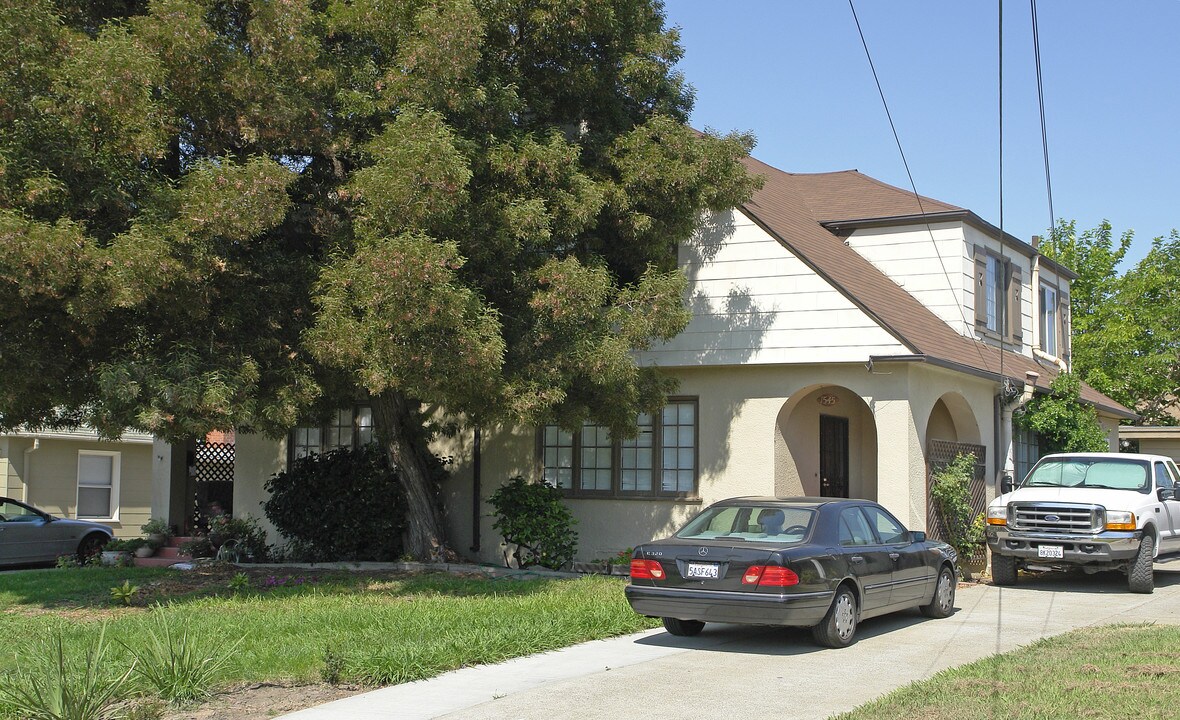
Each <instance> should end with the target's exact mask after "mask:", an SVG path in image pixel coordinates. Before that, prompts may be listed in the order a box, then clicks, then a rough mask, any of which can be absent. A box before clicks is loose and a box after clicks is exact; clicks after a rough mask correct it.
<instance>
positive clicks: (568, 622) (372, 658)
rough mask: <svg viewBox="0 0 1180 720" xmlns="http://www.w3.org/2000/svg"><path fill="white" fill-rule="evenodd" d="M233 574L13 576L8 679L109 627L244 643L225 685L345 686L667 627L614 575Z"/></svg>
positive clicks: (5, 627)
mask: <svg viewBox="0 0 1180 720" xmlns="http://www.w3.org/2000/svg"><path fill="white" fill-rule="evenodd" d="M259 572H261V573H262V574H257V573H259ZM232 577H233V573H232V572H229V573H226V572H224V571H223V573H222V574H221V575H219V576H217V577H215V578H212V579H210V578H208V577H205V578H204V579H203V580H202V582H193V583H186V582H185V581H186V580H187V579H186V578H185V577H184V573H183V572H181V571H176V570H160V569H147V568H127V569H109V568H83V569H72V570H45V571H29V572H19V573H6V574H4V575H3V576H0V637H4V638H6V642H5V643H4V652H3V653H2V654H0V671H2V670H5V669H8V668H12V667H13V666H14V664H15V663H16V658H18V657H20V656H21V654H22V653H29V652H36V651H37V648H38V646H37V644H36V643H35V642H34V640H35V639H37V638H44V637H48V636H51V635H52V634H53V633H54V632H60V633H61V635H62V636H63V638H64V639H65V640H66V642H65V645H66V647H67V648H84V647H87V646H88V645H89V644H92V643H93V641H94V639H95V638H96V637H97V635H98V633H99V631H100V629H101V627H102V626H103V625H104V624H105V625H106V636H107V639H108V640H113V641H115V642H114V643H113V646H114V647H115V648H116V650H117V651H118V652H124V651H123V648H122V645H126V646H127V647H130V648H139V647H143V646H144V645H145V644H147V643H148V642H150V636H149V632H150V629H151V628H152V627H158V626H159V625H158V624H159V623H160V622H165V623H168V624H169V625H170V626H171V627H172V628H174V629H176V630H178V631H182V630H187V631H188V633H189V634H190V635H191V636H192V637H194V638H196V639H197V640H198V641H199V642H200V643H202V644H203V645H205V646H208V647H213V648H229V647H234V650H233V652H232V653H228V655H229V658H228V662H227V665H226V667H225V669H224V671H223V672H222V673H221V678H220V679H221V681H222V682H225V683H229V682H236V681H262V680H274V679H282V680H296V681H303V680H309V681H310V680H320V679H321V678H323V677H325V676H331V677H333V678H338V679H339V680H342V681H348V682H359V683H364V684H371V685H386V684H390V683H398V682H406V681H409V680H416V679H420V678H425V677H430V676H433V675H437V674H440V673H442V672H445V671H447V670H451V669H454V668H458V667H462V666H465V665H473V664H480V663H492V662H497V661H501V660H505V659H508V658H512V657H517V656H521V655H528V654H531V653H536V652H541V651H545V650H552V649H555V648H560V647H565V646H568V645H572V644H574V643H578V642H582V641H586V640H591V639H597V638H604V637H610V636H614V635H621V634H625V633H629V632H634V631H637V630H641V629H644V628H649V627H653V626H654V623H653V621H651V620H649V619H646V618H643V617H640V616H638V615H636V614H635V613H634V612H632V611H631V609H630V608H629V607H628V606H627V603H626V601H625V600H624V598H623V592H622V591H623V581H622V580H621V579H619V578H610V577H602V576H587V577H583V578H578V579H560V580H550V579H533V580H515V579H498V580H489V579H483V578H474V577H456V576H453V575H448V574H425V575H414V576H410V575H404V576H395V575H384V576H373V575H365V574H354V573H342V572H315V573H312V572H308V571H300V570H284V571H281V572H279V571H275V570H264V571H258V570H254V571H252V575H251V579H250V584H249V586H248V587H244V588H240V590H239V592H237V593H236V594H235V593H234V592H233V591H232V590H231V588H230V581H231V580H232ZM178 579H179V580H178ZM124 580H129V581H130V582H131V583H132V584H133V585H136V586H138V587H139V588H140V591H139V593H137V599H136V601H135V605H134V606H132V607H118V606H116V605H115V604H114V600H113V599H112V597H111V592H110V589H111V588H112V587H114V586H117V585H121V584H122V583H123V581H124ZM121 644H122V645H121ZM235 644H236V645H235Z"/></svg>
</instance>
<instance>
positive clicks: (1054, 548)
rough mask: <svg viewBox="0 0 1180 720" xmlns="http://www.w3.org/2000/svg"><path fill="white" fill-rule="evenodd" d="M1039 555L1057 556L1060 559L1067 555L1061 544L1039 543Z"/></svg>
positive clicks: (1044, 556)
mask: <svg viewBox="0 0 1180 720" xmlns="http://www.w3.org/2000/svg"><path fill="white" fill-rule="evenodd" d="M1037 557H1043V558H1057V559H1058V560H1060V559H1062V558H1064V557H1065V550H1064V548H1063V547H1062V546H1061V545H1038V546H1037Z"/></svg>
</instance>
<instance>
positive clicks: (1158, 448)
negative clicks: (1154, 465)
mask: <svg viewBox="0 0 1180 720" xmlns="http://www.w3.org/2000/svg"><path fill="white" fill-rule="evenodd" d="M1119 443H1120V445H1121V446H1122V448H1123V449H1124V450H1125V451H1127V452H1141V453H1151V454H1153V455H1167V456H1168V457H1170V458H1172V459H1173V460H1175V461H1176V462H1178V463H1180V427H1175V426H1167V425H1123V426H1121V427H1119Z"/></svg>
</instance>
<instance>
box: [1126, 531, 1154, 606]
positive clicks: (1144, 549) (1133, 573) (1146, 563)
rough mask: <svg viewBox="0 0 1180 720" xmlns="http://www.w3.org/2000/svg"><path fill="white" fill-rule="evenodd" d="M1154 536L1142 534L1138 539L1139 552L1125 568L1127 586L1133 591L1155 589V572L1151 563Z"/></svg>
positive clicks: (1152, 560)
mask: <svg viewBox="0 0 1180 720" xmlns="http://www.w3.org/2000/svg"><path fill="white" fill-rule="evenodd" d="M1153 555H1155V538H1154V537H1152V536H1151V535H1144V536H1143V539H1142V540H1140V541H1139V552H1138V553H1136V554H1135V560H1134V562H1132V563H1131V567H1129V568H1127V588H1128V589H1129V590H1130V591H1131V592H1133V593H1151V592H1153V591H1154V590H1155V573H1154V571H1153V569H1152V563H1154V562H1155V559H1154V558H1153V557H1152V556H1153Z"/></svg>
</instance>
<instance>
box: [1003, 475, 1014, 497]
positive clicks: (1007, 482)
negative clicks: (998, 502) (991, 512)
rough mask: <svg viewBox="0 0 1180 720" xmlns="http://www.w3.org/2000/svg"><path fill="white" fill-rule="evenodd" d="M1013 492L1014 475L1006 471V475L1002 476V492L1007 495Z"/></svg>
mask: <svg viewBox="0 0 1180 720" xmlns="http://www.w3.org/2000/svg"><path fill="white" fill-rule="evenodd" d="M1010 492H1012V476H1011V475H1008V474H1006V473H1005V475H1004V477H1002V478H1000V494H1001V495H1007V494H1008V493H1010Z"/></svg>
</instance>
